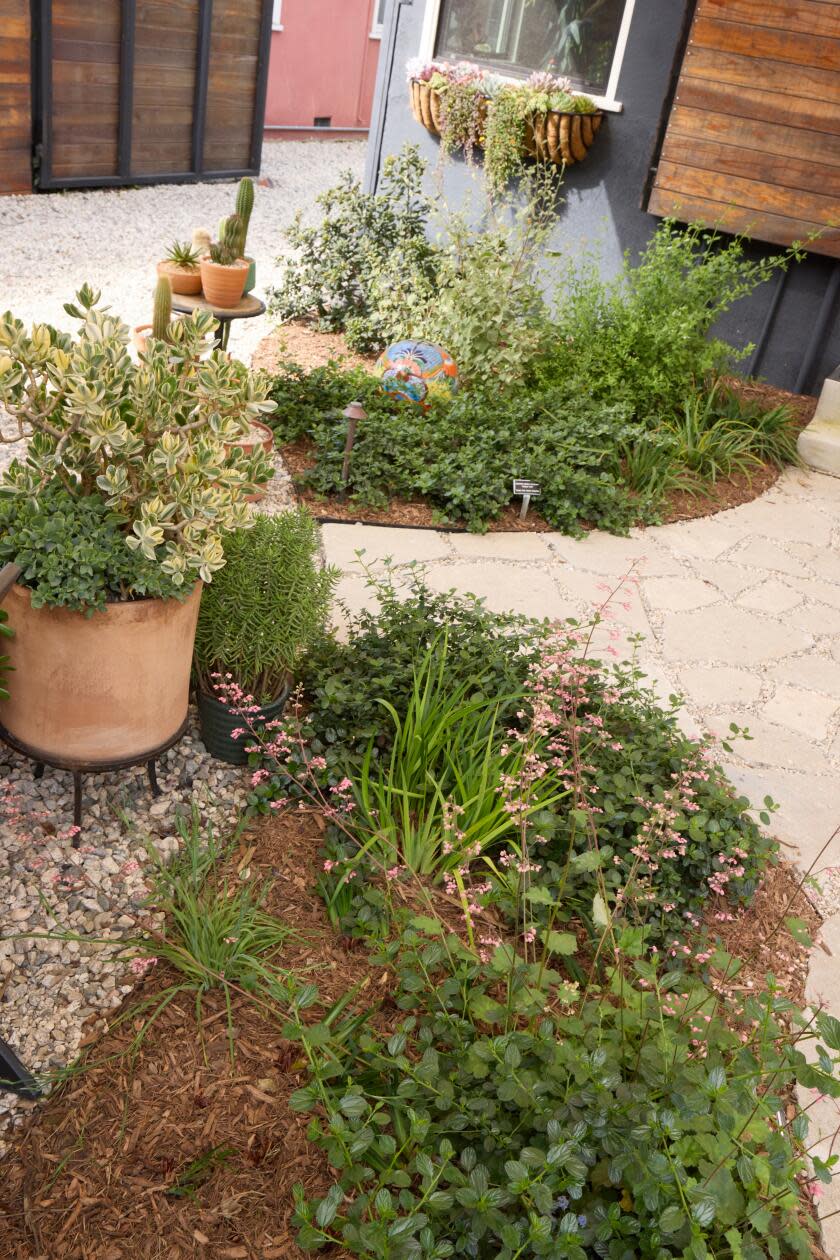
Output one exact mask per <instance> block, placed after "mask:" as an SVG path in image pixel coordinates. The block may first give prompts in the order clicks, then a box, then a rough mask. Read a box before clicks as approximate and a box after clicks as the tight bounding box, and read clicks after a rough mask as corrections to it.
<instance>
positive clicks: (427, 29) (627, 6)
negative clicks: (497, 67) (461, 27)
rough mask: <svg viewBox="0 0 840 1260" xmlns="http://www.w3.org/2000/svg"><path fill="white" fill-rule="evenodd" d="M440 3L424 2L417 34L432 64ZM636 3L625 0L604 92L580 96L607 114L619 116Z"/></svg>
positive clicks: (440, 0) (512, 80)
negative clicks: (621, 81)
mask: <svg viewBox="0 0 840 1260" xmlns="http://www.w3.org/2000/svg"><path fill="white" fill-rule="evenodd" d="M442 3H443V0H426V10H425V12H424V14H423V29H422V31H421V33H420V49H419V52H418V56H419V57H421V58H422V59H423V61H431V60H432V58H433V57H434V55H435V36H436V35H437V28H438V22H439V20H440V10H441V5H442ZM635 5H636V0H624V13H623V14H622V17H621V26H620V27H619V28H618V39H617V40H616V45H615V53H614V54H613V61H612V66H611V67H610V76H609V79H608V80H607V90H606V92H605V93H604V95H603V96H594V95H593V94H592V93H591V92H586V93H582V95H586V96H588V97H589V99H590V100H591V101H593V102H594V103H595V104H596V105H597V106H598V108H599V109H603V110H604V111H605V112H606V113H608V114H620V113H621V111H622V110H623V109H624V106H623V105H622V103H621V101H619V100H617V99H616V92H617V91H618V80H619V76H620V74H621V63H622V62H623V60H624V53H625V50H626V48H627V39H628V37H629V34H630V23H631V22H632V21H633V9H634V8H635ZM499 78H500V79H506V80H507V82H508V83H520V82H521V80H520V79H515V78H513V77H512V76H511V75H503V74H502V75H499Z"/></svg>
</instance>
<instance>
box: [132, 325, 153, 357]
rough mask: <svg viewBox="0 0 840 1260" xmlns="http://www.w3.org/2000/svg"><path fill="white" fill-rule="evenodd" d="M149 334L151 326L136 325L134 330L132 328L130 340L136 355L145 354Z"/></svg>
mask: <svg viewBox="0 0 840 1260" xmlns="http://www.w3.org/2000/svg"><path fill="white" fill-rule="evenodd" d="M151 333H152V325H151V324H138V325H137V327H136V328H132V330H131V340H132V343H133V345H134V349H135V350H136V351H137V353H138V354H145V353H146V342H147V341H148V340H149V337H150V336H151Z"/></svg>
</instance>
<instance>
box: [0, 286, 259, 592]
mask: <svg viewBox="0 0 840 1260" xmlns="http://www.w3.org/2000/svg"><path fill="white" fill-rule="evenodd" d="M65 309H66V310H67V312H68V313H69V314H70V315H72V316H73V317H74V318H76V319H78V320H79V321H80V328H79V333H78V336H77V337H75V338H74V337H72V336H70V335H68V334H67V333H63V332H59V331H58V330H57V329H55V328H52V327H50V326H49V325H47V324H36V325H35V326H34V327H33V328H32V330H31V332H27V331H26V330H25V328H24V326H23V324H22V323H21V321H20V320H18V319H15V318H14V317H13V316H12V315H11V313H9V312H7V313H6V314H5V315H4V316H3V317H2V319H0V403H2V405H3V407H4V408H5V410H6V412H7V413H8V416H9V418H10V420H11V424H9V422H8V421H6V422H5V424H0V441H3V442H6V443H8V442H22V443H26V453H25V455H24V456H23V457H22V458H20V459H16V460H15V461H14V462H13V463H12V465H11V467H10V468H9V471H8V473H7V475H6V477H5V478H4V481H3V485H2V489H3V492H4V494H6V495H8V496H10V497H12V498H17V499H20V500H30V501H31V500H33V499H35V498H37V496H38V495H40V494H42V493H43V492H44V491H45V490H46V489H47V488H49V487H52V486H55V485H58V486H61V487H63V490H64V493H65V495H66V496H68V497H69V499H72V500H77V501H80V502H84V501H85V500H88V499H91V498H98V499H99V500H101V503H102V504H103V505H104V508H105V509H107V512H108V516H109V521H110V523H111V524H115V525H116V526H117V529H116V530H115V532H114V535H113V537H114V547H115V548H126V550H127V551H128V552H129V553H130V552H132V551H133V552H135V553H138V555H139V556H140V557H142V558H143V559H145V560H146V561H148V562H150V563H152V564H155V565H158V566H159V568H160V571H161V573H162V574H164V575H165V577H166V578H167V580H168V581H169V582H170V583H171V586H172V587H174V588H178V587H186V588H187V589H189V588H190V587H191V586H192V585H193V584H194V582H195V581H196V579H198V578H201V579H202V580H203V581H206V582H209V581H210V580H211V578H212V576H213V574H214V573H215V572H217V570H219V569H220V568H221V567H222V565H223V564H224V555H223V551H222V538H223V536H224V535H225V534H226V533H227V532H229V531H230V530H232V529H236V528H241V527H245V526H247V525H248V523H249V519H250V518H249V510H248V504H247V497H248V495H250V494H254V493H256V492H257V490H258V487H259V485H260V484H263V483H264V482H265V481H267V480H268V478H269V477H270V475H271V469H270V467H269V464H268V461H267V460H266V458H265V455H264V453H263V452H262V450H257V451H256V452H255V453H254V454H252V455H245V454H244V453H243V452H242V451H241V450H238V449H237V448H236V447H235V446H234V443H235V442H236V441H237V439H239V438H241V437H243V436H244V435H246V434H247V433H248V431H249V428H250V422H251V420H252V419H253V418H255V417H258V416H260V415H263V414H264V413H266V412H270V411H273V410H274V403H273V402H271V401H270V400H269V398H268V386H267V383H266V382H265V381H264V380H263V379H262V378H261V377H260V376H259V375H257V374H254V373H251V372H249V371H248V369H247V368H246V367H245V366H244V364H242V363H239V362H237V361H235V360H233V359H228V358H226V357H225V356H223V355H221V354H218V353H208V352H209V351H210V348H211V334H212V332H213V328H214V326H215V324H214V320H213V317H212V316H211V315H209V314H208V313H206V312H202V311H196V312H194V313H193V314H192V315H191V316H190V317H188V318H184V319H180V320H177V321H175V322H174V323H172V324H171V325H170V326H169V331H168V340H167V341H166V342H164V341H159V340H154V339H153V340H151V341H150V343H149V348H148V350H147V352H146V353H145V354H144V356H143V358H142V359H141V361H140V362H139V363H134V362H133V361H132V359H131V358H130V356H129V353H128V348H127V347H128V341H129V330H128V328H127V327H126V326H125V325H124V324H123V323H122V322H121V321H120V320H119V319H118V318H117V317H116V316H114V315H112V314H110V312H109V311H108V308H107V307H102V306H100V305H99V294H98V293H96V292H94V291H93V290H91V289H90V288H89V287H88V286H87V285H86V286H84V288H82V289H81V290H80V292H79V293H78V294H77V300H76V303H75V304H68V305H67V306H66V308H65ZM4 429H5V430H6V431H5V432H4V431H3V430H4ZM10 429H11V430H13V431H12V432H10V431H9V430H10ZM23 517H24V518H25V519H27V526H28V528H29V529H30V537H31V526H32V520H31V518H28V517H27V515H26V513H25V512H24V514H23ZM9 545H10V547H11V548H12V549H14V545H15V538H14V536H13V535H12V536H10V539H9ZM120 567H121V562H119V563H118V564H117V568H120ZM122 567H124V566H122ZM112 589H113V588H112ZM124 593H125V596H127V597H129V598H131V597H132V596H133V595H136V594H143V593H145V592H143V591H142V590H141V589H139V587H135V586H134V585H133V583H131V582H130V581H129V583H128V584H127V586H126V588H125V591H124ZM74 599H75V594H74V593H72V592H70V591H69V590H65V589H64V588H63V587H62V585H61V584H59V585H58V586H57V587H56V589H55V590H54V591H53V596H52V598H51V599H50V600H49V601H48V602H51V603H55V604H63V603H71V604H72V602H73V600H74Z"/></svg>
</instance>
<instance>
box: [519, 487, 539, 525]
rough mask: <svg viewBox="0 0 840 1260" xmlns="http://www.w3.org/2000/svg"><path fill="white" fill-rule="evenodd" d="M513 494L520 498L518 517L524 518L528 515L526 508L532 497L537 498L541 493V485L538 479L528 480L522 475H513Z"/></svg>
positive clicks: (522, 519)
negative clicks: (520, 504) (520, 505)
mask: <svg viewBox="0 0 840 1260" xmlns="http://www.w3.org/2000/svg"><path fill="white" fill-rule="evenodd" d="M513 494H514V497H515V498H519V497H520V496H521V498H522V507H521V508H520V509H519V519H520V520H521V521H524V520H525V517H526V516H527V515H528V508H529V507H530V505H531V500H532V499H538V498H539V497H540V495H541V494H542V486H541V485H540V483H539V482H538V481H528V480H527V479H526V478H524V477H514V479H513Z"/></svg>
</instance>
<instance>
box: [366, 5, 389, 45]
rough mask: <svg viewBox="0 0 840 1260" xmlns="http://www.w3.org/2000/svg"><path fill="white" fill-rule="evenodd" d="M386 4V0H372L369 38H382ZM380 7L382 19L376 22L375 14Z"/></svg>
mask: <svg viewBox="0 0 840 1260" xmlns="http://www.w3.org/2000/svg"><path fill="white" fill-rule="evenodd" d="M386 6H387V0H373V11H372V13H371V27H370V37H371V39H381V38H382V34H383V32H384V30H385V9H386ZM380 8H381V9H382V21H381V22H378V21H377V20H376V15H377V14H378V12H379V10H380Z"/></svg>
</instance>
